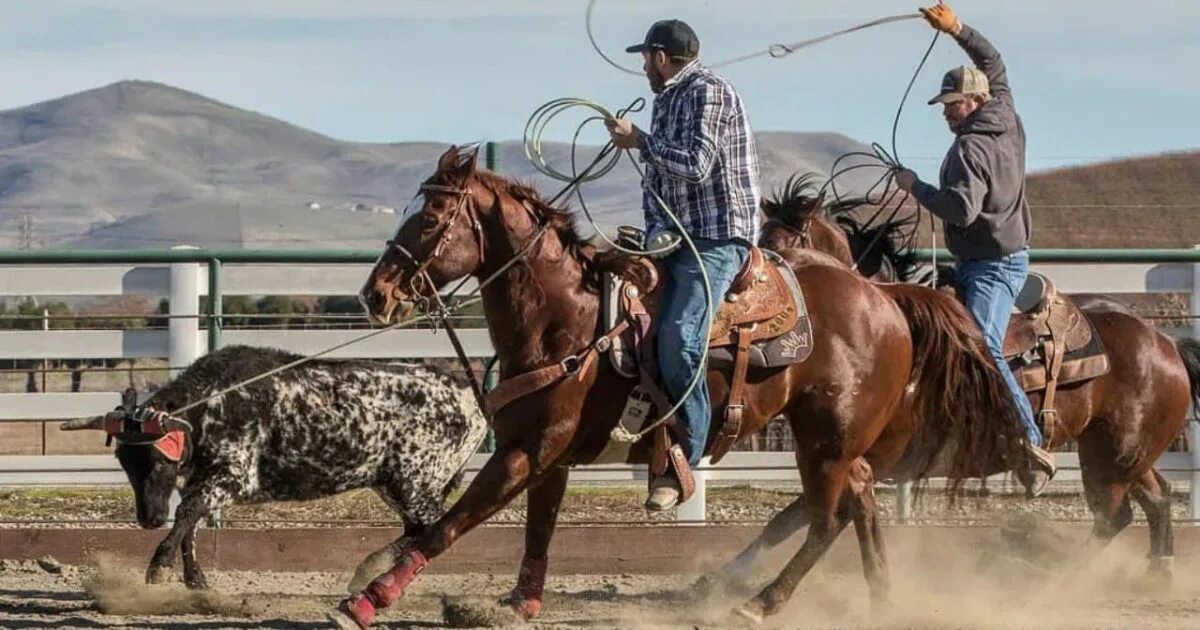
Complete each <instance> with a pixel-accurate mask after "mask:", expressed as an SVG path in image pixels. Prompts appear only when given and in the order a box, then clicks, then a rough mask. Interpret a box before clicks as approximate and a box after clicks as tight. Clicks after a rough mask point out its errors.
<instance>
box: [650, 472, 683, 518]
mask: <svg viewBox="0 0 1200 630" xmlns="http://www.w3.org/2000/svg"><path fill="white" fill-rule="evenodd" d="M682 493H683V487H682V486H681V485H680V483H679V480H678V479H676V478H675V475H672V474H670V473H668V474H665V475H660V476H658V477H655V478H654V480H653V481H651V482H650V497H649V498H647V499H646V511H647V512H664V511H666V510H669V509H671V508H673V507H675V506H676V505H677V504H678V503H679V497H680V495H681V494H682Z"/></svg>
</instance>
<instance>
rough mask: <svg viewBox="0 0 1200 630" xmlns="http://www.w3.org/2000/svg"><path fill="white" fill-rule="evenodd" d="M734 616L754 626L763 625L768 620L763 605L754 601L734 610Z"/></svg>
mask: <svg viewBox="0 0 1200 630" xmlns="http://www.w3.org/2000/svg"><path fill="white" fill-rule="evenodd" d="M733 614H735V615H737V616H739V617H741V618H742V619H745V620H746V621H749V622H750V623H752V624H754V625H758V624H761V623H762V622H763V619H764V618H766V616H767V615H766V611H764V610H763V607H762V604H759V603H757V602H754V601H750V602H746V603H745V604H742V605H741V606H738V607H737V608H735V609H734V610H733Z"/></svg>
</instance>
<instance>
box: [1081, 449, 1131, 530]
mask: <svg viewBox="0 0 1200 630" xmlns="http://www.w3.org/2000/svg"><path fill="white" fill-rule="evenodd" d="M1079 458H1080V462H1081V463H1082V462H1083V459H1084V456H1083V451H1082V450H1081V451H1080V455H1079ZM1081 467H1082V468H1083V492H1084V495H1085V496H1086V497H1087V501H1088V507H1089V508H1091V510H1092V519H1093V521H1094V524H1093V526H1092V536H1091V539H1090V541H1089V544H1088V546H1089V548H1090V549H1091V550H1092V553H1098V552H1100V551H1101V550H1102V549H1104V548H1105V547H1107V546H1108V543H1109V542H1111V541H1112V539H1113V538H1114V537H1116V535H1117V534H1119V533H1121V530H1123V529H1125V528H1126V527H1128V526H1129V524H1130V523H1132V522H1133V509H1132V508H1130V506H1129V483H1128V482H1124V481H1108V480H1101V479H1096V478H1094V477H1095V476H1096V475H1095V474H1089V467H1088V466H1086V465H1083V466H1081Z"/></svg>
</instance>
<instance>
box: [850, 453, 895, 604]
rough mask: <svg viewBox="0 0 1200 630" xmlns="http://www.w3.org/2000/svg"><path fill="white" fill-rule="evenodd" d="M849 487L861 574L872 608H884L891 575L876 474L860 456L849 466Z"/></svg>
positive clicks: (889, 588)
mask: <svg viewBox="0 0 1200 630" xmlns="http://www.w3.org/2000/svg"><path fill="white" fill-rule="evenodd" d="M849 491H850V494H851V496H852V497H853V507H854V531H855V533H856V534H857V536H858V549H859V552H860V553H861V555H862V563H863V576H864V577H866V579H867V586H868V588H869V589H870V591H871V605H872V607H873V608H875V609H880V608H886V607H887V605H888V593H889V592H890V590H891V576H890V574H889V571H888V562H887V549H886V548H885V547H884V544H883V532H882V531H881V528H880V526H879V506H878V505H877V504H876V503H875V474H874V472H873V471H872V470H871V465H870V464H868V463H867V462H866V460H864V459H862V458H861V457H860V458H859V459H857V460H855V462H854V465H853V466H852V467H851V469H850V483H849Z"/></svg>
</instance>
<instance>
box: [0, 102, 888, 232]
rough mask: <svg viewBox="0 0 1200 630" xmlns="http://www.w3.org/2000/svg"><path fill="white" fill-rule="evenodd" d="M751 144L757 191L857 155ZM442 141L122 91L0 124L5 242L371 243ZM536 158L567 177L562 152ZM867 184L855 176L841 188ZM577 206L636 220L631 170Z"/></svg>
mask: <svg viewBox="0 0 1200 630" xmlns="http://www.w3.org/2000/svg"><path fill="white" fill-rule="evenodd" d="M758 139H759V147H760V148H759V151H760V155H761V158H762V161H763V172H764V184H765V187H766V188H767V189H768V190H770V189H771V188H772V187H774V186H778V185H779V184H780V183H781V182H782V181H783V180H784V179H785V178H786V177H787V176H788V175H789V174H791V173H792V172H795V171H797V170H812V171H817V172H822V173H826V172H828V171H829V167H830V165H831V163H832V161H833V160H834V159H835V158H836V157H837V156H838V155H841V154H842V153H846V152H849V151H861V150H865V149H866V147H865V146H864V145H862V144H860V143H858V142H855V141H853V140H851V139H850V138H847V137H845V136H841V135H837V134H832V133H813V134H809V133H789V132H778V133H762V134H759V136H758ZM449 144H450V143H448V142H447V143H395V144H382V143H381V144H371V143H356V142H345V141H341V140H337V139H334V138H330V137H327V136H323V135H321V134H318V133H314V132H312V131H308V130H306V129H303V128H300V127H297V126H295V125H292V124H289V123H287V122H284V121H281V120H278V119H275V118H271V117H269V116H265V115H262V114H259V113H255V112H251V111H247V110H244V109H239V108H237V107H234V106H231V105H227V104H224V103H220V102H218V101H215V100H212V99H209V98H206V97H204V96H201V95H198V94H194V93H192V92H188V91H185V90H181V89H178V88H174V87H171V86H168V85H163V84H160V83H153V82H146V81H123V82H120V83H115V84H112V85H108V86H105V87H101V88H97V89H94V90H89V91H86V92H81V93H78V94H73V95H70V96H65V97H63V98H59V99H56V100H52V101H47V102H44V103H39V104H36V105H30V106H28V107H22V108H19V109H14V110H9V111H5V112H0V238H3V239H5V240H6V241H7V243H4V244H6V245H8V246H10V247H12V246H16V245H17V233H18V230H19V229H20V226H21V224H22V223H23V217H24V216H26V215H28V216H29V217H30V218H31V222H32V225H33V230H34V234H33V236H34V237H35V239H36V241H37V244H38V245H40V246H45V247H52V248H54V247H85V248H90V247H104V248H162V247H168V246H170V245H172V244H177V243H187V244H193V245H200V246H209V247H305V246H315V247H367V246H374V244H377V243H379V242H380V241H381V240H383V239H385V238H386V237H387V236H388V234H389V232H390V231H391V230H392V229H393V228H394V227H395V218H394V217H392V216H390V215H387V214H379V213H372V212H371V210H372V209H375V210H376V211H383V212H386V211H387V209H388V208H392V209H400V208H403V207H404V205H405V204H406V203H407V201H408V200H409V199H410V198H411V197H412V195H413V193H414V189H415V187H416V185H417V183H418V182H420V181H421V180H422V179H424V178H425V177H427V176H428V175H429V173H430V172H431V170H432V169H433V167H434V164H435V163H436V160H437V157H438V156H439V155H440V154H441V152H442V151H444V150H445V148H446V147H447V146H448V145H449ZM545 150H546V153H547V155H548V156H549V157H550V158H551V162H552V163H554V164H556V165H558V167H559V168H560V169H561V170H567V169H568V166H567V165H566V164H567V159H568V156H569V148H568V146H567V145H565V144H553V143H548V144H547V145H546V148H545ZM595 150H596V148H594V147H590V148H586V149H584V150H583V151H581V155H582V156H585V157H590V156H591V155H594V153H595ZM498 157H499V170H500V172H502V173H504V174H505V175H508V176H513V177H517V178H519V179H521V180H523V181H531V182H533V183H535V185H537V186H538V187H539V189H541V190H542V191H543V192H546V193H547V194H553V193H554V192H556V191H557V190H558V187H559V185H560V184H559V183H558V182H553V181H550V180H548V179H547V178H545V177H543V176H541V175H539V174H537V173H536V171H534V169H533V167H532V166H531V165H530V164H529V163H528V161H527V160H526V159H525V157H524V151H523V148H522V146H521V143H520V142H517V141H509V142H504V143H501V144H500V146H499V153H498ZM868 179H869V175H868V174H863V175H859V174H858V173H856V174H855V175H854V176H853V177H851V178H848V180H847V186H848V188H850V189H855V188H862V187H864V186H865V185H867V183H868ZM586 198H587V200H588V208H589V209H591V210H593V211H594V212H595V213H596V215H597V217H598V219H599V221H600V223H601V225H602V226H604V227H605V229H609V228H611V227H612V226H614V225H617V224H619V223H621V222H639V221H640V210H639V209H638V208H639V207H640V204H641V200H640V191H639V186H638V176H637V174H636V172H635V171H634V170H633V168H632V166H630V165H629V163H628V161H623V162H622V163H621V164H620V165H619V166H618V167H617V168H616V169H614V171H613V172H612V173H611V174H609V175H608V176H607V177H606V178H604V179H603V180H600V181H597V182H594V183H591V184H589V185H588V186H587V188H586ZM572 205H573V206H577V205H578V203H572ZM318 208H319V209H318ZM355 208H357V209H358V210H360V211H354V209H355Z"/></svg>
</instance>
